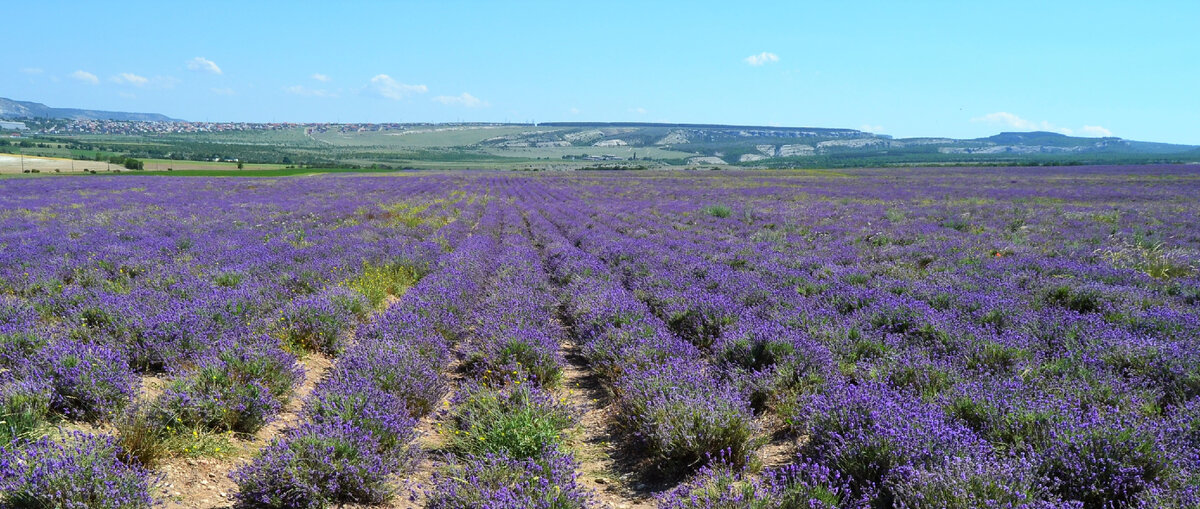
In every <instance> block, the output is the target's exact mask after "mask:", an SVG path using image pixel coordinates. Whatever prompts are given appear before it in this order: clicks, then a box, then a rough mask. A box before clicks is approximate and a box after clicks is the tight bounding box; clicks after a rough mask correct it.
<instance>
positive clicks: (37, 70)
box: [21, 67, 46, 74]
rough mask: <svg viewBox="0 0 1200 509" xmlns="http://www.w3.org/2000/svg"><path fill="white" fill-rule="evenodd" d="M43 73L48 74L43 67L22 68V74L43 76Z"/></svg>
mask: <svg viewBox="0 0 1200 509" xmlns="http://www.w3.org/2000/svg"><path fill="white" fill-rule="evenodd" d="M43 72H46V71H45V69H42V68H41V67H23V68H21V73H22V74H41V73H43Z"/></svg>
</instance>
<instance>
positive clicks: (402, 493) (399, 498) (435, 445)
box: [389, 343, 463, 509]
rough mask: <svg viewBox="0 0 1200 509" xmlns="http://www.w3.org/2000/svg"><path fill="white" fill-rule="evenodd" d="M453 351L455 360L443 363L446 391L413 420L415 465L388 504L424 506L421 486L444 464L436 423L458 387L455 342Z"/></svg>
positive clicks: (426, 486) (407, 507)
mask: <svg viewBox="0 0 1200 509" xmlns="http://www.w3.org/2000/svg"><path fill="white" fill-rule="evenodd" d="M453 355H454V356H455V360H454V361H452V362H451V364H450V365H449V366H447V367H446V371H445V372H446V378H447V383H448V389H447V391H446V395H445V396H443V397H442V400H441V401H439V402H438V404H437V406H436V407H434V410H433V411H432V412H429V414H428V415H426V416H424V417H422V418H421V419H420V420H419V421H417V428H416V431H417V438H416V440H414V441H413V444H412V447H413V448H415V449H417V454H419V455H420V456H419V458H418V460H417V465H416V466H415V467H414V468H413V469H412V471H410V472H409V473H408V475H406V476H405V478H404V479H403V480H402V481H401V482H400V483H399V484H400V487H399V489H398V490H397V492H396V497H395V498H393V499H392V502H391V504H390V505H389V507H395V508H403V509H417V508H420V507H424V504H425V500H426V499H425V490H428V489H430V488H431V486H430V482H431V481H432V479H433V474H434V472H437V471H438V469H439V468H441V467H442V465H443V464H445V455H446V454H447V453H446V451H445V449H446V441H445V438H444V437H443V436H442V434H441V433H440V432H439V431H438V424H439V423H441V422H442V420H444V419H445V418H446V411H447V410H448V409H449V408H450V400H452V399H454V395H455V394H457V393H458V387H459V385H461V383H462V379H463V375H462V373H461V361H460V360H459V358H458V357H459V355H460V352H459V350H458V347H457V343H456V345H455V348H454V352H453Z"/></svg>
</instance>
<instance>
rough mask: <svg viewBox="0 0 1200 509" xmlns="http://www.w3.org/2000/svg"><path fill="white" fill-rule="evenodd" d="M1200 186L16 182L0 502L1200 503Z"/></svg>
mask: <svg viewBox="0 0 1200 509" xmlns="http://www.w3.org/2000/svg"><path fill="white" fill-rule="evenodd" d="M1197 197H1200V168H1197V167H1194V166H1152V167H1070V168H966V169H963V168H957V169H956V168H947V169H912V170H900V169H879V170H846V171H843V172H832V171H807V172H782V171H781V172H745V173H728V172H706V173H699V172H686V173H685V172H660V173H655V172H595V173H584V172H578V173H573V174H562V175H551V174H520V173H499V172H496V173H490V172H481V173H445V174H405V175H384V176H323V177H321V176H318V177H293V178H276V179H253V178H202V177H150V176H114V177H93V178H80V177H63V178H40V179H21V180H4V181H0V422H2V423H0V507H14V508H24V507H88V508H91V507H97V508H98V507H105V508H108V507H111V508H140V507H151V506H167V507H229V506H243V507H331V506H338V505H342V504H351V505H353V506H355V507H364V506H381V507H428V508H475V507H487V508H514V509H515V508H526V507H535V508H583V507H665V508H774V507H786V508H887V507H905V508H948V507H968V508H975V507H978V508H984V507H1014V508H1015V507H1029V508H1052V507H1076V508H1122V507H1166V508H1195V507H1200V272H1198V268H1200V200H1198V199H1197Z"/></svg>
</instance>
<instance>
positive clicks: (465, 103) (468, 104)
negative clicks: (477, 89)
mask: <svg viewBox="0 0 1200 509" xmlns="http://www.w3.org/2000/svg"><path fill="white" fill-rule="evenodd" d="M433 100H434V101H436V102H440V103H442V104H445V105H449V106H462V107H465V108H477V107H480V106H487V105H488V103H487V101H481V100H479V98H478V97H475V96H473V95H471V94H468V93H466V92H463V93H462V94H459V95H439V96H437V97H434V98H433Z"/></svg>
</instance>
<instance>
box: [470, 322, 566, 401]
mask: <svg viewBox="0 0 1200 509" xmlns="http://www.w3.org/2000/svg"><path fill="white" fill-rule="evenodd" d="M550 345H554V346H553V347H551V346H550ZM474 346H475V348H477V350H476V351H473V352H471V353H469V354H468V357H467V359H466V360H465V361H464V363H463V367H464V369H466V370H467V371H469V372H472V373H474V374H475V375H476V376H477V377H478V376H479V375H483V374H485V373H487V372H495V373H500V372H511V371H519V372H520V373H522V376H528V377H530V380H529V381H531V382H533V383H536V384H538V385H541V386H543V387H548V386H553V385H555V384H557V383H558V381H559V380H560V379H561V378H562V368H560V367H559V362H560V359H559V355H558V348H557V342H555V341H554V340H553V338H551V337H550V336H549V335H548V334H546V333H545V332H544V331H539V330H519V331H513V332H512V333H511V334H504V335H503V336H501V337H489V338H485V339H483V340H481V341H479V342H478V344H477V345H474ZM492 380H493V381H499V379H498V378H497V377H492Z"/></svg>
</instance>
